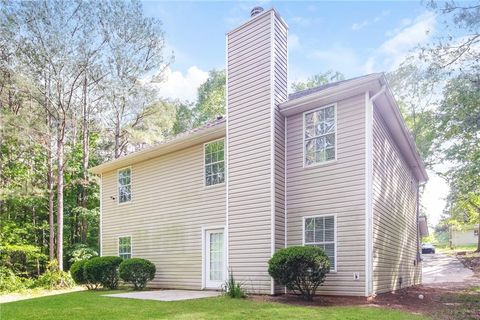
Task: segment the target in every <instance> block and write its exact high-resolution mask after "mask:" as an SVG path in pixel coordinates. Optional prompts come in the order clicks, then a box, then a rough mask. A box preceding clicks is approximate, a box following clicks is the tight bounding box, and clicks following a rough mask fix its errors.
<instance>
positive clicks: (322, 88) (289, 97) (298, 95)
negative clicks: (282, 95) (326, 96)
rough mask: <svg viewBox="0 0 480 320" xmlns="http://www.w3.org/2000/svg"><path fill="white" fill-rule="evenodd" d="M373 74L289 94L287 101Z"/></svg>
mask: <svg viewBox="0 0 480 320" xmlns="http://www.w3.org/2000/svg"><path fill="white" fill-rule="evenodd" d="M374 74H378V73H371V74H367V75H364V76H360V77H355V78H350V79H347V80H341V81H337V82H331V83H327V84H323V85H321V86H318V87H314V88H310V89H306V90H302V91H298V92H295V93H291V94H289V95H288V100H295V99H298V98H302V97H305V96H308V95H310V94H312V93H315V92H319V91H322V90H325V89H328V88H331V87H336V86H338V85H340V84H342V83H346V82H349V81H352V80H358V79H361V78H366V77H370V76H372V75H374Z"/></svg>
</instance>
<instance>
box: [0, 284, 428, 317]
mask: <svg viewBox="0 0 480 320" xmlns="http://www.w3.org/2000/svg"><path fill="white" fill-rule="evenodd" d="M117 292H118V291H117ZM106 293H108V292H105V291H103V292H92V291H83V292H74V293H67V294H62V295H57V296H49V297H43V298H36V299H30V300H24V301H17V302H11V303H6V304H3V305H0V319H2V320H7V319H18V320H20V319H43V320H48V319H68V320H75V319H138V320H141V319H192V320H193V319H328V320H335V319H346V320H355V319H373V320H375V319H388V320H400V319H405V320H407V319H408V320H411V319H412V320H413V319H426V318H424V317H422V316H419V315H413V314H410V313H406V312H401V311H397V310H389V309H381V308H372V307H303V306H292V305H287V304H280V303H267V302H260V301H252V300H244V299H230V298H227V297H218V298H208V299H198V300H187V301H178V302H161V301H150V300H136V299H122V298H110V297H104V296H102V295H103V294H106Z"/></svg>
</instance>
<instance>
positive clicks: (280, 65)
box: [273, 20, 288, 293]
mask: <svg viewBox="0 0 480 320" xmlns="http://www.w3.org/2000/svg"><path fill="white" fill-rule="evenodd" d="M274 24H275V37H274V59H275V63H274V65H273V66H274V79H275V81H274V107H275V110H274V115H273V116H274V130H275V134H274V139H275V142H274V144H275V221H274V224H275V235H274V237H275V250H278V249H281V248H284V247H285V117H284V116H283V115H282V114H281V113H280V111H279V110H278V105H279V104H280V103H282V102H285V101H286V100H287V95H288V93H287V50H288V49H287V33H288V30H287V28H286V27H285V26H284V25H283V24H282V23H280V22H279V21H278V20H275V21H274ZM284 290H285V289H284V287H283V286H280V285H275V293H283V292H284Z"/></svg>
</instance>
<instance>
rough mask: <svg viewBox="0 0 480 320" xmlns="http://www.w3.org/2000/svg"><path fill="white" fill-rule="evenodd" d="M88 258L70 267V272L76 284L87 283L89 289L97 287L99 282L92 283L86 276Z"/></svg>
mask: <svg viewBox="0 0 480 320" xmlns="http://www.w3.org/2000/svg"><path fill="white" fill-rule="evenodd" d="M87 262H88V260H79V261H76V262H74V263H73V264H72V266H71V267H70V274H71V275H72V278H73V280H74V281H75V283H76V284H80V285H85V286H86V287H87V288H88V290H94V289H97V287H98V283H90V282H89V281H88V280H87V278H86V277H85V264H86V263H87Z"/></svg>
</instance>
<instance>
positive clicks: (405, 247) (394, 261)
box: [372, 106, 421, 293]
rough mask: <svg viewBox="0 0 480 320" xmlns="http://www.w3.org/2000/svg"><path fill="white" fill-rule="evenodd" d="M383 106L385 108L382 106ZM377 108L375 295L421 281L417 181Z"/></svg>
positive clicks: (375, 153)
mask: <svg viewBox="0 0 480 320" xmlns="http://www.w3.org/2000/svg"><path fill="white" fill-rule="evenodd" d="M380 107H381V106H380ZM377 108H378V106H375V108H374V113H373V279H372V280H373V292H374V293H382V292H388V291H391V290H395V289H398V288H399V287H400V284H399V278H400V277H401V278H402V287H405V286H410V285H414V284H417V283H419V282H420V276H421V268H420V266H415V265H414V263H415V260H416V254H417V242H416V241H417V240H416V239H417V224H416V203H417V195H416V190H417V181H416V180H415V178H414V175H413V173H412V172H411V170H410V169H409V167H408V165H407V164H406V162H405V160H404V158H403V157H402V154H401V153H400V151H399V149H398V147H397V145H396V144H395V142H394V141H393V139H392V136H391V134H390V133H389V131H388V129H387V127H386V125H385V123H384V121H383V119H382V117H381V115H380V113H379V112H378V110H377Z"/></svg>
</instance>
